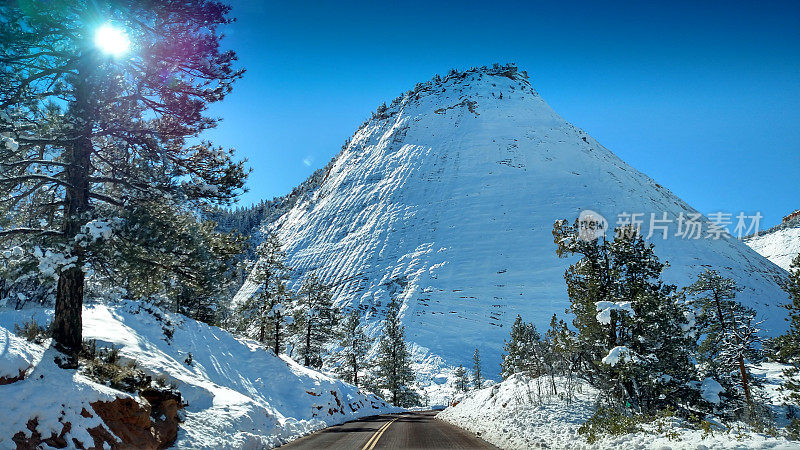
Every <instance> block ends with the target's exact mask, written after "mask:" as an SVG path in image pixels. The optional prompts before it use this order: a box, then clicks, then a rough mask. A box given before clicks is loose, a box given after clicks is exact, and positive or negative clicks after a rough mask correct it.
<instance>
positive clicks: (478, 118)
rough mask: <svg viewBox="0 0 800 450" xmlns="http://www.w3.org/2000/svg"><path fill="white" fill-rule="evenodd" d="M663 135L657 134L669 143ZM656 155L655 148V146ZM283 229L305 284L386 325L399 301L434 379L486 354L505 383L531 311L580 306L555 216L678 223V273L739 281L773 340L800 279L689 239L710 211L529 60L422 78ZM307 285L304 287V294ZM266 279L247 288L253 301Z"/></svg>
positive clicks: (540, 322)
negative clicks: (641, 167) (538, 78)
mask: <svg viewBox="0 0 800 450" xmlns="http://www.w3.org/2000/svg"><path fill="white" fill-rule="evenodd" d="M653 138H654V139H657V136H654V137H653ZM641 151H648V149H647V148H642V149H641ZM299 196H300V197H298V200H297V202H296V203H295V204H294V206H293V207H292V208H291V209H290V210H289V211H288V212H286V213H285V214H283V215H282V216H281V217H280V218H278V219H277V220H276V221H274V222H273V223H271V224H268V226H269V227H272V228H273V229H274V230H276V231H277V233H278V235H279V237H280V239H281V240H282V242H283V243H284V246H285V250H286V253H287V258H288V265H289V266H291V267H292V268H294V269H295V272H294V274H293V276H292V281H293V283H299V281H300V280H301V279H302V278H303V277H304V276H305V275H306V274H308V273H310V272H316V274H317V275H318V276H320V277H321V278H322V279H323V280H324V281H325V282H327V283H330V284H332V285H334V286H335V296H336V301H337V302H338V304H339V305H342V306H347V307H359V308H361V309H362V310H363V311H364V315H365V317H366V318H367V320H368V322H369V323H370V326H371V327H372V331H373V332H376V331H377V328H378V327H379V326H380V320H381V319H382V318H383V314H384V310H385V306H386V304H387V303H388V301H389V299H390V298H391V297H393V296H395V297H398V298H399V299H400V300H401V301H402V302H403V307H402V314H403V323H404V324H405V326H406V331H407V338H408V339H409V340H410V341H411V342H412V343H413V346H414V348H415V355H416V357H417V358H419V359H422V360H424V361H425V364H423V366H421V368H423V369H424V371H425V374H424V375H423V377H424V378H425V379H426V380H430V381H434V382H440V381H443V379H444V378H443V377H441V376H438V374H437V371H438V368H437V367H439V366H449V365H458V364H464V365H465V366H467V367H469V366H470V364H471V356H472V353H473V351H474V349H475V348H479V349H480V352H481V355H482V356H483V363H484V364H483V366H484V372H485V374H486V375H487V376H489V377H493V376H496V375H497V372H498V367H499V361H500V354H501V347H502V344H503V340H504V339H506V338H507V336H508V330H509V328H508V327H509V325H510V324H511V323H512V322H513V320H514V318H515V316H516V315H517V314H520V315H522V317H523V318H524V319H525V320H527V321H532V322H534V323H535V324H536V325H537V326H538V327H540V328H545V327H546V325H547V323H548V322H549V319H550V317H551V316H552V315H553V313H559V314H560V313H563V311H564V308H565V307H566V306H567V305H568V301H567V295H566V290H565V287H564V281H563V273H564V270H565V268H566V267H567V265H568V264H570V263H571V262H572V261H568V260H560V259H558V258H557V257H556V254H555V246H554V244H553V237H552V234H551V232H552V229H553V222H554V221H556V220H558V219H562V218H567V219H570V220H574V219H575V218H577V216H578V214H579V213H580V212H581V211H582V210H584V209H591V210H594V211H597V212H599V213H601V214H602V215H603V216H605V217H606V218H607V220H608V221H609V224H610V225H611V226H612V227H613V226H614V225H615V224H616V223H617V219H618V214H620V213H626V212H627V213H641V214H643V216H641V217H642V218H644V219H645V222H646V223H645V224H644V226H643V230H644V232H645V235H647V232H648V229H649V223H648V222H649V219H650V214H651V213H654V214H656V217H658V218H661V217H662V216H661V215H662V214H663V213H666V214H667V218H668V219H669V220H672V221H673V222H672V224H671V228H670V229H669V237H668V239H662V238H661V234H660V232H657V233H656V235H655V237H654V238H652V239H651V240H652V241H653V242H654V243H655V244H656V253H657V254H658V255H659V256H660V257H661V258H662V259H663V260H667V261H669V262H670V267H669V268H668V270H667V272H666V279H667V280H668V281H670V282H674V283H676V284H679V285H686V284H688V283H690V282H691V281H692V280H693V279H694V278H695V277H696V276H697V274H699V273H700V272H702V271H703V270H704V269H706V268H714V269H716V270H718V271H719V272H720V273H722V274H723V275H724V276H728V277H733V278H735V279H736V281H737V283H739V285H740V286H741V287H743V288H744V290H743V292H742V293H741V295H740V299H741V300H742V301H743V302H744V303H745V304H747V305H750V306H752V307H755V308H756V309H757V310H758V311H760V312H761V313H762V315H763V316H764V319H766V322H765V328H766V329H767V330H769V332H771V333H774V332H775V331H777V330H779V329H782V328H783V327H784V326H785V323H784V321H783V316H782V315H781V314H783V313H782V311H781V310H780V309H778V308H774V305H776V304H778V303H781V302H783V301H784V299H785V294H784V293H783V292H782V291H781V290H780V288H779V286H778V284H777V283H776V280H778V279H780V278H781V277H784V276H785V273H784V272H783V271H782V270H780V269H779V268H778V267H776V266H775V265H774V264H772V263H771V262H769V261H767V260H766V259H764V258H763V257H761V256H760V255H759V254H757V253H756V252H755V251H753V250H751V249H750V248H749V247H747V246H746V245H744V244H742V243H741V242H738V241H737V240H735V239H731V238H726V237H723V238H722V239H719V240H714V239H710V238H706V237H705V235H706V231H707V229H708V225H709V222H708V221H707V219H705V218H702V219H701V220H702V221H703V222H702V226H703V231H702V233H703V236H702V237H701V238H699V239H688V238H681V237H676V236H674V234H675V233H676V232H677V231H678V228H677V226H678V224H677V220H678V218H679V217H680V216H681V214H683V215H684V217H686V216H687V215H689V214H693V213H696V211H695V210H694V209H693V208H692V207H691V206H689V205H688V204H686V203H685V202H684V201H682V200H681V199H679V198H678V197H676V196H675V195H673V194H672V193H671V192H670V191H669V190H668V189H666V188H665V187H663V186H661V185H659V184H658V183H656V182H655V181H653V180H652V179H650V178H648V177H647V176H646V175H644V174H642V173H641V172H639V171H637V170H636V169H634V168H632V167H630V166H629V165H627V164H626V163H625V162H623V161H622V160H620V159H619V158H618V157H616V156H615V155H614V154H613V153H611V152H610V151H609V150H607V149H606V148H604V147H603V146H602V145H600V144H599V143H598V142H597V141H595V140H594V139H592V137H591V136H588V135H587V134H586V133H585V132H583V131H582V130H580V129H578V128H576V127H574V126H573V125H570V124H569V123H567V122H566V121H565V120H564V119H562V118H561V117H560V116H559V115H558V114H556V113H555V112H554V111H553V110H552V109H551V108H550V107H549V106H548V105H547V104H546V103H545V101H544V100H543V99H542V98H541V97H540V96H539V94H537V92H536V91H535V90H534V89H533V88H532V87H531V84H530V82H529V80H528V76H527V75H526V74H525V73H523V72H518V71H516V68H514V67H504V66H501V67H495V68H483V69H475V70H469V71H466V72H461V73H452V74H451V75H449V76H447V77H445V78H444V79H443V80H436V79H435V80H434V81H433V82H427V83H420V84H418V85H417V87H416V88H415V89H414V90H413V91H409V92H408V93H407V94H405V95H404V96H402V97H400V98H398V99H396V100H395V101H394V102H392V104H391V105H389V106H388V107H381V108H379V109H378V111H377V113H376V114H375V115H374V116H373V118H371V119H370V120H368V121H367V122H365V124H364V125H362V127H360V128H359V129H358V131H357V132H356V133H355V135H354V136H353V137H352V139H351V140H349V141H348V143H347V145H346V146H345V147H344V149H343V150H342V152H341V153H340V154H339V155H338V156H337V157H336V158H335V159H334V160H333V161H332V163H331V164H330V165H329V168H328V170H327V172H326V173H325V174H324V177H323V179H322V181H320V182H319V184H318V185H316V186H313V189H308V190H306V191H303V192H301V193H299ZM296 286H297V285H296V284H295V285H294V287H296ZM256 289H257V286H256V285H255V284H253V283H251V282H248V283H245V285H244V286H243V287H242V289H241V290H240V291H239V293H238V295H237V299H236V301H241V300H242V299H244V298H247V297H248V296H251V295H253V293H254V292H255V290H256Z"/></svg>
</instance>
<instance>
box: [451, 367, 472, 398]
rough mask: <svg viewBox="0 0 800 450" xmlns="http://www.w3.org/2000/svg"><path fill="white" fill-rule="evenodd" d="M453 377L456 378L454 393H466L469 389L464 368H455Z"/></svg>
mask: <svg viewBox="0 0 800 450" xmlns="http://www.w3.org/2000/svg"><path fill="white" fill-rule="evenodd" d="M453 375H454V376H455V378H456V392H467V390H468V389H469V378H467V371H466V369H464V366H458V367H456V370H455V372H453Z"/></svg>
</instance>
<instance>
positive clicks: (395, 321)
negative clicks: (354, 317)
mask: <svg viewBox="0 0 800 450" xmlns="http://www.w3.org/2000/svg"><path fill="white" fill-rule="evenodd" d="M376 375H377V377H378V386H379V387H380V388H381V389H384V390H386V391H389V394H390V395H391V397H392V400H391V403H392V404H393V405H395V406H403V407H407V406H413V405H416V404H418V403H419V398H418V397H419V396H418V395H417V393H416V392H414V390H413V389H412V387H411V386H412V383H413V382H414V379H415V378H416V377H415V376H414V372H413V370H412V369H411V355H410V354H409V353H408V348H407V347H406V341H405V327H404V326H402V325H401V323H400V304H399V303H398V302H397V300H396V299H392V301H391V302H389V305H388V310H387V312H386V320H385V321H384V322H383V334H382V335H381V338H380V341H379V343H378V361H377V370H376Z"/></svg>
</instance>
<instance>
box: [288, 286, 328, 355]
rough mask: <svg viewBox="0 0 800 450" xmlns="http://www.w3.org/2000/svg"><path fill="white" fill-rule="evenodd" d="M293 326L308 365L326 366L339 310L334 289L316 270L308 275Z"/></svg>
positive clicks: (295, 310)
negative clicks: (325, 356)
mask: <svg viewBox="0 0 800 450" xmlns="http://www.w3.org/2000/svg"><path fill="white" fill-rule="evenodd" d="M293 315H294V325H293V326H292V329H293V331H294V334H295V336H296V337H297V340H298V346H297V348H298V351H299V354H300V357H301V358H302V360H303V365H304V366H306V367H314V368H320V367H322V351H323V348H324V346H325V344H327V343H328V342H329V341H330V340H331V339H332V338H334V337H335V336H334V334H333V333H331V331H333V330H334V329H335V328H336V326H337V325H338V324H339V310H338V309H337V308H336V307H334V306H333V298H332V296H331V292H330V289H329V288H328V287H327V286H325V285H324V284H323V283H322V282H321V281H320V280H319V278H317V277H316V276H314V275H313V274H311V275H309V276H307V277H306V279H305V280H304V281H303V285H302V287H301V288H300V292H299V293H298V296H297V302H296V303H295V307H294V314H293Z"/></svg>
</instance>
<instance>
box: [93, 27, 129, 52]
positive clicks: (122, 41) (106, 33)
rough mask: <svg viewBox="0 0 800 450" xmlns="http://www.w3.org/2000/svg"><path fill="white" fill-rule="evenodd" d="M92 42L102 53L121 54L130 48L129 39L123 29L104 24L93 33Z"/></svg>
mask: <svg viewBox="0 0 800 450" xmlns="http://www.w3.org/2000/svg"><path fill="white" fill-rule="evenodd" d="M94 44H95V45H96V46H97V48H99V49H100V51H102V52H103V53H106V54H109V55H112V56H122V55H123V54H125V52H127V51H128V48H130V46H131V41H130V39H128V34H127V33H125V31H124V30H122V29H120V28H117V27H114V26H113V25H109V24H105V25H103V26H101V27H100V28H98V29H97V31H96V32H95V33H94Z"/></svg>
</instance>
